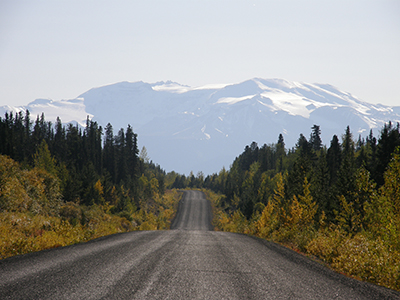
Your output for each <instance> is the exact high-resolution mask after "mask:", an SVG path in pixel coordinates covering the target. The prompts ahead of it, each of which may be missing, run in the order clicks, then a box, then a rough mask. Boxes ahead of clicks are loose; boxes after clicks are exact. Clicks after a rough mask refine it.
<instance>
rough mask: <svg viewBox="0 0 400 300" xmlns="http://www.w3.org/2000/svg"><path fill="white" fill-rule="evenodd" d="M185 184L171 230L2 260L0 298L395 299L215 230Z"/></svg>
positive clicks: (292, 255) (203, 203) (279, 250)
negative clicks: (185, 188) (185, 187)
mask: <svg viewBox="0 0 400 300" xmlns="http://www.w3.org/2000/svg"><path fill="white" fill-rule="evenodd" d="M210 220H211V206H210V203H209V201H207V200H206V198H205V196H204V194H203V193H201V192H199V191H186V192H184V195H183V198H182V200H181V202H180V203H179V209H178V213H177V216H176V218H175V220H174V222H173V223H172V226H171V229H173V230H169V231H136V232H129V233H122V234H116V235H111V236H108V237H103V238H99V239H96V240H93V241H90V242H87V243H82V244H78V245H73V246H68V247H63V248H57V249H52V250H46V251H41V252H37V253H30V254H27V255H23V256H16V257H11V258H8V259H4V260H1V261H0V299H346V300H348V299H400V293H397V292H395V291H392V290H389V289H385V288H382V287H378V286H375V285H372V284H368V283H363V282H359V281H357V280H354V279H350V278H347V277H345V276H343V275H340V274H337V273H334V272H332V271H331V270H329V269H327V268H326V267H324V266H322V265H320V264H318V263H316V262H314V261H312V260H310V259H308V258H306V257H304V256H302V255H300V254H298V253H296V252H294V251H291V250H289V249H286V248H284V247H281V246H279V245H277V244H274V243H271V242H268V241H265V240H261V239H258V238H254V237H249V236H246V235H242V234H234V233H227V232H217V231H212V227H211V224H210Z"/></svg>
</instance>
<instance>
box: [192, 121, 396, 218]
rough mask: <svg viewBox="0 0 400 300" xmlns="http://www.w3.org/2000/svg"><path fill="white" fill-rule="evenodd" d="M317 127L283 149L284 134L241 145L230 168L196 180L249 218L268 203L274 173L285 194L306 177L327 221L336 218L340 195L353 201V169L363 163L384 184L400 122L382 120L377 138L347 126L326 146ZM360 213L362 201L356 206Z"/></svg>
mask: <svg viewBox="0 0 400 300" xmlns="http://www.w3.org/2000/svg"><path fill="white" fill-rule="evenodd" d="M320 135H321V129H320V126H318V125H314V126H313V127H312V132H311V134H310V138H309V139H307V138H306V137H305V136H304V135H303V134H300V137H299V138H298V141H297V143H296V145H295V147H293V148H290V149H286V148H285V143H284V139H283V136H282V134H280V135H279V138H278V142H277V143H276V144H269V145H267V144H264V145H263V146H262V147H258V145H257V143H256V142H253V143H252V144H251V145H248V146H246V147H245V149H244V151H243V153H242V154H240V155H239V156H238V157H237V158H236V159H235V160H234V161H233V163H232V165H231V168H230V169H229V170H225V169H222V170H221V171H220V172H219V174H213V175H209V176H207V177H206V178H205V179H204V181H202V182H201V183H199V184H198V185H201V187H204V188H209V189H211V190H213V191H215V192H219V193H222V194H224V195H225V196H226V200H225V201H226V204H227V207H229V208H230V209H231V210H236V209H240V211H241V212H242V213H243V214H244V216H245V217H246V218H247V219H250V218H251V216H252V215H253V214H254V213H255V212H257V211H260V209H261V208H263V207H264V206H265V205H267V203H268V201H269V198H270V197H271V196H272V195H273V193H274V189H275V188H276V178H275V176H276V175H277V174H278V173H281V174H283V175H284V178H285V180H284V184H285V194H286V195H288V196H287V198H288V199H289V200H291V198H292V196H293V195H298V194H301V192H302V191H303V184H304V178H307V180H308V182H309V183H310V185H311V187H310V189H311V190H310V192H311V195H312V197H313V198H314V200H315V201H316V203H317V205H318V211H319V212H322V211H324V212H325V214H326V217H327V220H328V221H329V222H335V220H336V213H335V212H338V211H339V210H340V196H342V195H343V196H344V197H346V200H347V201H349V202H354V200H355V198H354V195H353V194H352V192H353V191H354V190H355V186H356V180H357V174H358V172H359V170H360V168H364V169H365V170H366V171H367V172H368V173H369V176H370V178H371V180H373V181H374V182H375V183H376V185H377V188H379V187H380V186H382V185H383V183H384V173H385V171H386V169H387V166H388V164H389V162H390V160H391V158H392V154H393V153H394V151H395V149H396V148H397V147H399V146H400V127H399V124H398V123H397V124H396V125H393V124H392V123H391V122H389V123H387V124H385V125H384V127H383V128H382V130H381V132H380V136H379V138H378V139H377V138H375V137H374V136H373V133H372V130H371V131H370V133H369V135H368V136H367V137H366V138H363V137H361V135H360V136H359V137H358V139H356V140H355V139H354V138H353V134H352V133H351V131H350V128H349V127H347V128H346V130H345V132H344V134H343V135H342V138H341V142H340V140H339V138H338V136H337V135H334V136H333V137H332V139H331V141H330V145H329V147H326V146H324V145H323V144H322V140H321V137H320ZM356 209H358V210H360V211H361V212H362V209H363V203H362V202H361V203H359V204H358V207H357V208H356Z"/></svg>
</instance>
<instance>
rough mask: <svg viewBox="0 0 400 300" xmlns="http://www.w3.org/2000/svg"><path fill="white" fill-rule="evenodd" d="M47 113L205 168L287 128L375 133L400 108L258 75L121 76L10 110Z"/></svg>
mask: <svg viewBox="0 0 400 300" xmlns="http://www.w3.org/2000/svg"><path fill="white" fill-rule="evenodd" d="M25 109H29V111H30V112H31V114H32V115H36V114H41V112H44V113H45V116H46V119H47V120H48V121H52V122H54V120H55V119H56V117H57V116H59V117H60V118H61V120H62V121H63V122H65V123H68V122H77V123H79V124H81V125H82V126H84V125H85V121H86V118H87V116H89V117H90V118H92V119H93V120H95V121H97V122H98V123H99V124H100V125H102V126H103V127H105V125H106V124H107V123H108V122H110V123H111V124H112V125H113V128H114V131H117V130H118V129H119V128H126V126H127V125H128V124H130V125H131V126H132V127H133V129H134V131H135V132H137V133H138V136H139V144H140V145H144V146H146V148H147V151H148V154H149V156H150V157H151V159H152V160H153V161H154V162H156V163H158V164H160V165H161V167H163V168H164V169H166V170H167V171H172V170H175V171H177V172H179V173H185V174H188V173H189V172H190V171H193V172H195V173H196V172H198V171H202V172H204V173H206V174H210V173H215V172H218V171H219V170H220V169H221V168H222V167H223V166H225V167H226V168H227V167H229V164H230V163H231V162H232V161H233V159H234V158H235V157H236V156H237V155H238V154H240V153H241V151H242V150H243V148H244V147H245V146H246V145H248V144H250V143H251V142H253V141H256V142H257V143H259V144H264V143H267V144H269V143H273V142H276V141H277V139H278V135H279V134H280V133H282V134H283V136H284V139H285V143H286V145H287V146H288V147H289V148H291V147H292V146H294V145H295V143H296V141H297V139H298V137H299V134H300V133H302V134H303V135H305V136H308V134H309V133H310V132H311V127H312V126H313V125H314V124H317V125H319V126H320V127H321V130H322V134H321V137H322V139H323V142H324V144H327V145H329V141H330V140H331V138H332V136H333V135H334V134H336V135H338V136H339V137H340V135H341V134H342V133H344V130H345V128H346V126H347V125H349V126H350V128H351V130H352V132H353V135H354V137H355V138H356V137H357V136H358V135H359V134H361V135H363V136H366V135H367V134H368V133H369V130H370V129H372V130H373V132H374V135H375V136H377V135H378V134H379V129H380V128H381V127H382V126H383V124H384V123H385V122H388V121H392V122H400V106H394V107H391V106H385V105H382V104H370V103H367V102H363V101H361V100H359V99H358V98H357V97H355V96H353V95H352V94H350V93H348V92H344V91H341V90H339V89H337V88H336V87H334V86H332V85H329V84H310V83H303V82H293V81H288V80H284V79H262V78H253V79H249V80H246V81H243V82H240V83H236V84H235V83H233V84H220V85H206V86H200V87H190V86H186V85H181V84H179V83H176V82H172V81H160V82H156V83H146V82H143V81H138V82H127V81H124V82H118V83H114V84H110V85H106V86H101V87H96V88H92V89H90V90H88V91H86V92H84V93H82V94H81V95H79V96H78V97H77V98H75V99H70V100H59V101H55V100H51V99H36V100H35V101H33V102H31V103H29V104H28V105H26V106H23V107H12V106H3V107H0V113H2V115H4V113H5V111H14V112H18V111H25Z"/></svg>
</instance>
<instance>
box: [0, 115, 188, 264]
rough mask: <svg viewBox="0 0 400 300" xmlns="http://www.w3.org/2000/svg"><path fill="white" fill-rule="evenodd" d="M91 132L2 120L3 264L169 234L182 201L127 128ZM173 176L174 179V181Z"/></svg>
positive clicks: (90, 128) (22, 118) (92, 126)
mask: <svg viewBox="0 0 400 300" xmlns="http://www.w3.org/2000/svg"><path fill="white" fill-rule="evenodd" d="M102 134H103V130H102V128H101V127H99V126H98V125H97V123H96V122H92V121H90V120H88V121H87V125H86V128H84V129H81V128H79V127H78V126H73V125H71V124H69V125H68V126H67V127H64V126H62V124H61V120H59V119H58V120H57V123H56V124H55V125H53V124H51V123H50V122H46V121H45V119H44V115H42V116H41V117H38V118H37V119H36V122H35V123H34V124H33V122H32V121H31V120H30V118H29V112H27V113H26V114H25V115H23V114H22V113H20V114H17V115H15V116H14V115H12V114H6V116H5V118H4V119H3V118H0V259H3V258H6V257H10V256H13V255H19V254H25V253H29V252H33V251H39V250H43V249H49V248H54V247H60V246H66V245H70V244H75V243H79V242H85V241H88V240H91V239H94V238H98V237H101V236H105V235H109V234H114V233H118V232H127V231H132V230H157V229H169V225H170V222H171V220H172V219H173V217H174V214H175V212H176V210H177V205H178V202H179V199H180V197H181V194H180V193H179V192H178V191H177V190H166V189H165V184H166V183H167V184H168V182H169V181H171V180H174V176H175V175H174V174H172V175H167V174H165V172H164V171H163V170H162V169H161V168H160V167H159V166H157V165H155V164H153V163H152V162H151V161H149V159H148V157H147V154H146V149H145V148H144V149H142V152H141V153H140V155H139V151H138V149H137V136H136V134H135V133H133V131H132V129H131V128H130V126H128V128H127V130H126V132H125V131H124V130H123V129H121V130H120V131H119V133H118V135H117V136H114V135H113V130H112V126H111V124H108V125H107V127H106V132H105V140H104V142H103V141H102ZM171 176H172V179H170V177H171Z"/></svg>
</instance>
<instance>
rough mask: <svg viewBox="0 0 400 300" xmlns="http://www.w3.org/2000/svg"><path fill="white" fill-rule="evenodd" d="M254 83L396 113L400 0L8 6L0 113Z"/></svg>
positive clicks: (0, 3)
mask: <svg viewBox="0 0 400 300" xmlns="http://www.w3.org/2000/svg"><path fill="white" fill-rule="evenodd" d="M254 77H261V78H283V79H287V80H291V81H302V82H309V83H329V84H332V85H334V86H336V87H337V88H339V89H341V90H344V91H347V92H350V93H352V94H353V95H355V96H357V97H358V98H359V99H361V100H364V101H367V102H371V103H382V104H386V105H400V95H399V88H400V1H398V0H392V1H386V0H379V1H378V0H373V1H370V0H343V1H342V0H331V1H327V0H316V1H303V0H259V1H258V0H255V1H251V0H242V1H239V0H209V1H207V0H201V1H200V0H197V1H195V0H194V1H191V0H182V1H172V0H164V1H157V0H154V1H152V0H143V1H118V0H112V1H100V0H93V1H84V0H77V1H75V0H68V1H57V0H43V1H41V0H36V1H18V0H7V1H5V0H0V105H6V104H8V105H24V104H27V103H29V102H31V101H33V100H35V99H37V98H50V99H54V100H60V99H71V98H75V97H77V96H78V95H79V94H81V93H83V92H85V91H87V90H88V89H90V88H92V87H97V86H102V85H106V84H111V83H115V82H119V81H131V82H133V81H140V80H142V81H145V82H157V81H166V80H172V81H176V82H179V83H181V84H185V85H190V86H200V85H205V84H211V83H237V82H241V81H244V80H247V79H250V78H254Z"/></svg>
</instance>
